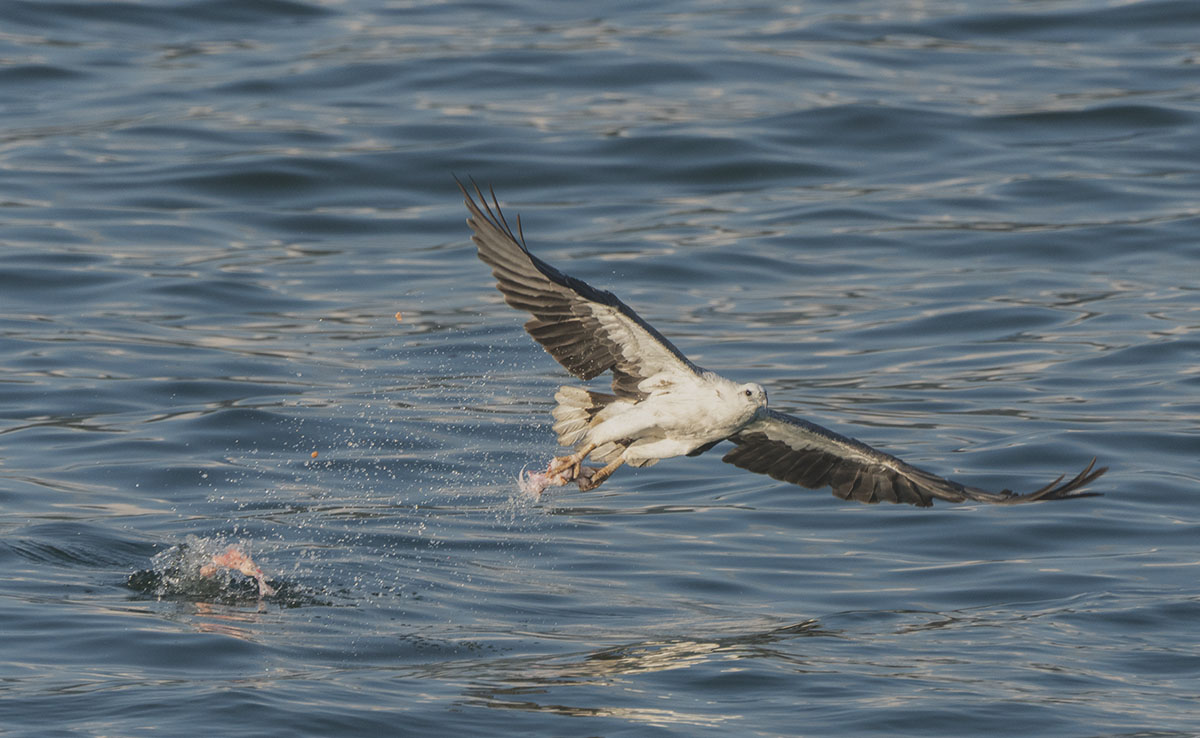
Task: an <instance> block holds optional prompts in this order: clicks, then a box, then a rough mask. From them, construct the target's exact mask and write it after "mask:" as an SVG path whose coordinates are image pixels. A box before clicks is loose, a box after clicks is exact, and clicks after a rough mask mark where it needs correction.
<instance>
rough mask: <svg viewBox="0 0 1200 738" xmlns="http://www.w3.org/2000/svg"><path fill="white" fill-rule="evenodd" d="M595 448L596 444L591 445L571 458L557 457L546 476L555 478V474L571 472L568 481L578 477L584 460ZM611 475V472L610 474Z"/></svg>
mask: <svg viewBox="0 0 1200 738" xmlns="http://www.w3.org/2000/svg"><path fill="white" fill-rule="evenodd" d="M594 448H596V444H594V443H589V444H587V445H586V446H584V447H583V448H581V449H579V450H578V451H576V452H575V453H573V454H571V455H569V456H555V457H554V461H551V462H550V466H549V467H547V468H546V474H547V475H549V476H554V475H555V474H562V473H564V472H566V471H567V470H570V473H569V474H567V475H566V477H567V479H568V480H570V479H574V478H576V477H578V476H579V465H580V464H582V463H583V460H584V459H586V458H587V455H588V454H590V453H591V452H592V449H594ZM611 473H612V472H609V474H611Z"/></svg>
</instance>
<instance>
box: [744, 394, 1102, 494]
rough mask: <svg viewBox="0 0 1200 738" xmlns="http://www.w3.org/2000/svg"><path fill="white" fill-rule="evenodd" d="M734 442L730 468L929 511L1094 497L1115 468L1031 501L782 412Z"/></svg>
mask: <svg viewBox="0 0 1200 738" xmlns="http://www.w3.org/2000/svg"><path fill="white" fill-rule="evenodd" d="M729 440H731V441H733V442H734V443H736V444H737V447H736V448H734V449H733V450H731V451H730V452H729V453H727V454H725V456H724V457H723V458H722V459H721V460H722V461H725V462H728V463H730V464H733V465H734V466H740V467H741V468H743V469H748V470H749V471H752V472H757V473H759V474H766V475H768V476H770V477H771V478H773V479H778V480H779V481H781V482H790V483H792V484H799V485H802V486H804V487H808V488H810V489H819V488H821V487H832V488H833V494H834V495H835V496H837V497H840V498H842V499H843V500H856V501H858V502H905V503H908V504H910V505H918V506H920V507H928V506H930V505H932V504H933V500H934V498H937V499H939V500H947V501H949V502H962V501H964V500H975V501H978V502H991V503H995V504H1001V505H1011V504H1016V503H1019V502H1037V501H1039V500H1064V499H1072V498H1075V497H1092V496H1095V495H1097V494H1098V493H1096V492H1079V491H1077V490H1079V489H1081V488H1082V487H1083V486H1084V485H1086V484H1088V483H1090V482H1091V481H1092V480H1094V479H1096V478H1097V477H1099V476H1100V475H1101V474H1103V473H1104V472H1106V471H1108V467H1101V468H1099V469H1095V470H1093V469H1092V467H1094V466H1095V465H1096V460H1095V459H1092V463H1090V464H1088V465H1087V468H1086V469H1084V470H1083V471H1081V472H1079V474H1078V475H1076V476H1075V478H1073V479H1071V480H1069V481H1066V482H1062V477H1059V478H1058V479H1055V480H1054V481H1053V482H1051V483H1050V484H1047V485H1046V486H1045V487H1042V488H1041V489H1038V490H1035V491H1033V492H1030V493H1028V494H1024V495H1020V494H1016V493H1014V492H1012V491H1010V490H1007V489H1006V490H1003V491H1001V492H988V491H986V490H982V489H977V488H975V487H967V486H964V485H962V484H959V483H958V482H952V481H950V480H949V479H943V478H941V477H939V476H937V475H935V474H930V473H929V472H927V471H925V470H923V469H918V468H916V467H915V466H912V465H910V464H906V463H905V462H903V461H901V460H900V459H898V458H896V457H895V456H892V455H890V454H885V453H883V452H882V451H878V450H876V449H873V448H871V447H870V446H868V445H867V444H865V443H862V442H860V441H856V440H854V439H853V438H847V437H846V436H843V435H840V434H838V433H834V432H833V431H831V430H828V429H827V428H822V427H821V426H819V425H816V424H815V423H810V422H808V421H807V420H803V419H801V418H796V417H793V416H791V415H786V414H784V413H779V412H775V411H774V410H763V411H761V413H760V415H759V417H758V418H757V419H756V420H754V421H753V422H751V423H750V424H749V425H747V426H746V427H745V428H743V429H742V430H741V431H739V432H738V433H737V434H736V435H734V436H731V437H730V439H729ZM1060 482H1062V483H1061V484H1060Z"/></svg>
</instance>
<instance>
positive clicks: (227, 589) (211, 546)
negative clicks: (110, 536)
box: [128, 536, 276, 601]
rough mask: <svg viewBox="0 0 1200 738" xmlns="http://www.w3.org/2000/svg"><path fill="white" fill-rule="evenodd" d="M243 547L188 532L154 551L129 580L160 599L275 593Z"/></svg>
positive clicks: (228, 598) (232, 598) (240, 597)
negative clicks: (147, 566) (146, 565)
mask: <svg viewBox="0 0 1200 738" xmlns="http://www.w3.org/2000/svg"><path fill="white" fill-rule="evenodd" d="M245 549H246V546H245V544H226V543H225V542H224V541H219V540H210V539H204V538H200V537H198V536H188V537H187V538H186V539H185V540H184V542H183V543H181V544H179V545H178V546H172V547H171V548H168V549H167V550H165V551H161V552H159V553H158V554H156V555H155V556H154V557H153V558H152V559H151V560H150V563H151V567H150V569H146V570H143V571H138V572H135V573H134V574H132V575H130V577H129V582H128V583H129V586H130V587H132V588H134V589H136V590H139V591H141V592H144V593H146V594H149V595H153V596H155V597H158V598H160V599H169V598H185V599H197V600H222V601H239V600H246V599H250V598H254V599H258V600H261V599H263V598H264V597H270V596H271V595H274V594H276V590H275V587H273V586H271V585H270V584H269V583H268V582H267V576H266V575H265V574H264V573H263V571H262V569H260V568H259V566H258V565H257V564H256V563H254V560H253V559H252V558H251V557H250V555H249V554H247V553H246V552H245ZM239 574H240V575H241V576H237V575H239ZM251 583H253V584H251Z"/></svg>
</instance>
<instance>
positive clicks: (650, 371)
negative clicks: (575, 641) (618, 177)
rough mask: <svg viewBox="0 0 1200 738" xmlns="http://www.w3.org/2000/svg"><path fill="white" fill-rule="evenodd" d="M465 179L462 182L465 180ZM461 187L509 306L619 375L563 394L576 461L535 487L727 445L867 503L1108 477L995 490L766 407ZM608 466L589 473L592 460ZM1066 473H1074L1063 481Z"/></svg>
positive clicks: (581, 358) (1041, 494) (583, 361)
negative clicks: (537, 248)
mask: <svg viewBox="0 0 1200 738" xmlns="http://www.w3.org/2000/svg"><path fill="white" fill-rule="evenodd" d="M456 181H457V180H456ZM472 185H473V188H474V191H475V195H476V196H477V197H478V201H476V198H475V197H472V196H471V193H470V192H469V191H468V190H467V189H466V187H464V186H463V184H462V182H459V183H458V186H459V189H460V190H462V193H463V197H464V198H465V199H464V202H465V204H466V206H467V210H468V211H470V217H468V218H467V224H468V225H469V226H470V227H471V230H472V231H474V236H473V238H472V240H473V241H474V242H475V245H476V247H478V251H479V258H480V259H482V260H483V261H484V262H485V263H486V264H488V266H490V267H491V268H492V274H493V275H494V276H495V278H496V286H497V287H498V288H499V289H500V292H501V293H503V295H504V300H505V302H507V303H508V304H509V305H511V306H512V307H514V308H517V309H518V310H524V311H526V312H528V313H530V314H532V315H533V318H532V319H531V320H529V321H528V322H526V323H525V330H526V331H528V332H529V335H530V336H532V337H533V339H534V340H535V341H537V342H538V343H540V344H541V345H542V347H543V348H545V349H546V351H547V352H549V353H550V355H551V356H553V357H554V358H555V359H556V360H557V361H558V363H560V364H562V365H563V366H564V367H565V368H566V370H567V371H569V372H570V373H571V374H573V375H574V376H576V377H578V378H579V379H583V380H589V379H593V378H594V377H597V376H599V375H601V374H603V373H604V372H612V392H611V393H607V392H595V391H592V390H590V389H586V388H584V387H579V386H572V385H568V386H564V387H561V388H560V389H559V390H558V392H557V393H556V394H555V396H554V399H555V400H556V401H557V403H558V405H557V407H555V409H554V413H553V414H554V419H555V421H556V422H555V424H554V430H555V432H556V433H557V434H558V442H559V444H560V445H562V446H564V447H574V449H573V450H574V453H571V454H569V455H567V456H560V457H557V458H555V459H554V460H552V461H551V462H550V465H549V467H548V468H547V470H546V472H545V473H544V474H538V475H534V476H535V477H536V479H537V482H538V484H537V485H536V486H535V487H534V489H535V491H537V492H538V493H540V492H541V490H542V489H544V488H545V487H546V486H550V485H555V486H557V485H561V484H565V483H567V482H570V481H574V482H576V484H577V485H578V486H579V488H580V489H583V490H590V489H595V488H596V487H598V486H599V485H600V484H601V483H602V482H603V481H604V480H605V479H607V478H608V477H609V476H611V475H612V473H613V472H614V471H616V470H617V468H618V467H620V466H621V465H622V464H628V465H630V466H635V467H638V466H649V465H651V464H654V463H657V462H658V461H660V460H661V459H668V458H671V457H674V456H697V455H699V454H702V453H704V452H705V451H708V450H709V449H711V448H713V447H714V446H716V445H717V444H719V443H721V442H723V441H729V442H731V443H732V444H733V448H732V449H731V450H729V451H728V452H727V453H726V454H725V455H724V456H723V457H721V460H722V461H725V462H727V463H730V464H733V465H734V466H738V467H741V468H743V469H746V470H749V471H752V472H756V473H758V474H766V475H768V476H770V477H772V478H773V479H777V480H779V481H781V482H789V483H791V484H799V485H801V486H804V487H808V488H810V489H820V488H822V487H830V488H832V490H833V494H834V495H836V496H837V497H840V498H842V499H845V500H855V501H858V502H894V503H899V502H904V503H908V504H910V505H918V506H921V507H928V506H929V505H931V504H933V500H934V499H939V500H946V501H948V502H963V501H965V500H974V501H977V502H988V503H994V504H1003V505H1010V504H1015V503H1022V502H1037V501H1041V500H1067V499H1075V498H1079V497H1091V496H1094V495H1096V494H1097V493H1094V492H1082V491H1080V490H1082V489H1083V487H1084V486H1085V485H1087V484H1088V483H1090V482H1092V481H1094V480H1095V479H1096V478H1097V477H1099V476H1100V475H1101V474H1103V473H1104V472H1105V471H1107V470H1108V468H1107V467H1101V468H1099V469H1096V468H1094V467H1095V465H1096V460H1095V459H1092V462H1091V463H1090V464H1088V465H1087V467H1086V468H1085V469H1084V470H1083V471H1081V472H1079V474H1077V475H1076V476H1074V477H1073V478H1071V479H1069V480H1067V481H1065V482H1064V481H1063V477H1062V476H1060V477H1059V478H1058V479H1055V480H1054V481H1053V482H1050V483H1049V484H1047V485H1046V486H1044V487H1042V488H1041V489H1038V490H1035V491H1033V492H1029V493H1027V494H1017V493H1014V492H1012V491H1011V490H1007V489H1006V490H1002V491H1000V492H989V491H987V490H983V489H978V488H976V487H968V486H966V485H963V484H959V483H958V482H954V481H951V480H949V479H943V478H942V477H939V476H937V475H936V474H932V473H930V472H927V471H925V470H923V469H918V468H917V467H915V466H912V465H911V464H908V463H906V462H904V461H902V460H900V459H898V458H896V457H895V456H892V455H890V454H887V453H884V452H882V451H879V450H877V449H874V448H872V447H870V446H868V445H867V444H865V443H862V442H860V441H857V440H855V439H853V438H849V437H847V436H843V435H841V434H839V433H835V432H834V431H831V430H828V429H826V428H823V427H821V426H819V425H816V424H815V423H811V422H809V421H807V420H804V419H803V418H797V417H795V416H792V415H788V414H786V413H781V412H779V411H777V410H773V409H771V408H770V407H768V406H767V392H766V390H765V389H763V388H762V386H761V385H758V384H754V383H753V382H751V383H747V384H738V383H737V382H733V381H731V380H729V379H726V378H725V377H722V376H720V375H718V374H716V373H714V372H710V371H707V370H705V369H703V368H701V367H699V366H697V365H696V364H693V363H692V362H691V361H690V360H688V358H687V357H686V356H684V355H683V352H681V351H680V350H679V349H677V348H676V347H675V346H674V345H673V344H672V343H671V342H670V341H668V340H667V339H666V338H664V337H663V335H662V334H661V333H659V332H658V331H657V330H655V329H654V327H653V326H651V325H650V324H649V323H647V322H646V321H644V320H642V319H641V317H639V316H638V314H637V313H635V312H634V311H633V309H632V308H630V307H629V306H628V305H626V304H625V303H623V302H621V300H619V299H618V298H617V296H616V295H614V294H612V293H611V292H606V291H604V290H598V289H596V288H594V287H592V286H591V285H589V284H586V283H585V282H583V281H581V280H578V279H575V278H574V277H571V276H569V275H566V274H563V273H562V272H560V271H558V270H557V269H555V268H554V267H552V266H550V265H549V264H547V263H546V262H544V261H542V260H541V259H539V258H538V257H536V256H534V255H533V254H531V253H530V252H529V249H528V247H527V246H526V244H525V236H524V233H523V232H522V229H521V221H520V217H519V216H518V218H517V233H516V234H514V233H513V231H512V229H511V228H510V227H509V225H508V222H507V221H506V220H505V217H504V214H503V213H502V212H501V211H500V203H499V201H498V200H497V199H496V194H495V192H494V191H491V195H492V201H491V204H490V205H489V204H488V200H487V198H486V197H484V195H483V193H482V192H481V191H480V190H479V187H478V185H474V183H473V182H472ZM588 458H590V459H592V460H593V461H594V462H598V463H601V464H602V465H603V466H600V467H590V466H584V465H583V462H584V461H585V460H586V459H588ZM1063 476H1065V475H1063Z"/></svg>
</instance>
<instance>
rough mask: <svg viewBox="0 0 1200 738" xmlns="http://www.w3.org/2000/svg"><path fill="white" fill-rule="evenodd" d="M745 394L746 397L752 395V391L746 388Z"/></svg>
mask: <svg viewBox="0 0 1200 738" xmlns="http://www.w3.org/2000/svg"><path fill="white" fill-rule="evenodd" d="M745 394H746V397H754V393H753V392H751V391H750V390H746V393H745Z"/></svg>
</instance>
